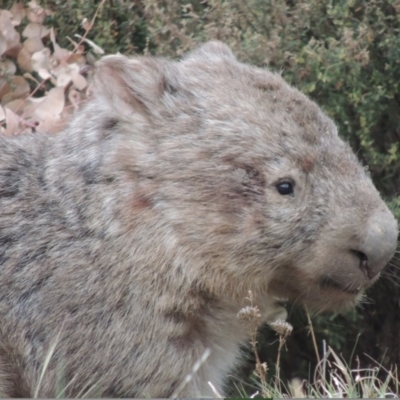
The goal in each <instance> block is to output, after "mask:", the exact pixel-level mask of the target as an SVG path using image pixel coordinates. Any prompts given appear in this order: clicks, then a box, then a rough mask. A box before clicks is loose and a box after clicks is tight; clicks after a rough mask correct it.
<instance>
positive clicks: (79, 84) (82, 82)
mask: <svg viewBox="0 0 400 400" xmlns="http://www.w3.org/2000/svg"><path fill="white" fill-rule="evenodd" d="M72 82H74V86H75V87H76V88H77V89H78V90H83V89H85V87H86V86H87V81H86V79H85V78H84V77H83V76H82V75H81V74H80V73H79V72H75V73H73V74H72Z"/></svg>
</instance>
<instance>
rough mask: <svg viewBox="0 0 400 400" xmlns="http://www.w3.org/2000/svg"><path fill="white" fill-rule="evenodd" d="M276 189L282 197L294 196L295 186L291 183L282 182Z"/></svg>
mask: <svg viewBox="0 0 400 400" xmlns="http://www.w3.org/2000/svg"><path fill="white" fill-rule="evenodd" d="M276 188H277V189H278V192H279V194H281V195H282V196H286V195H288V194H293V184H292V183H291V182H280V183H278V184H277V185H276Z"/></svg>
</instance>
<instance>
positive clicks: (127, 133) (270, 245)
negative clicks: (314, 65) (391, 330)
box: [0, 42, 397, 397]
mask: <svg viewBox="0 0 400 400" xmlns="http://www.w3.org/2000/svg"><path fill="white" fill-rule="evenodd" d="M280 182H286V183H287V182H289V183H290V184H291V185H292V186H293V193H290V194H289V195H282V194H281V193H279V191H278V190H277V185H279V183H280ZM378 214H379V216H380V217H382V218H380V219H379V221H380V220H382V221H383V222H382V224H384V226H380V227H379V229H380V232H383V234H382V235H383V236H384V239H385V240H384V241H385V243H386V242H388V243H389V247H390V248H389V249H388V250H386V251H385V253H384V254H383V255H382V256H381V257H380V258H379V260H378V261H379V262H377V263H378V264H379V268H378V267H377V268H378V269H379V270H380V269H381V268H383V265H384V264H386V263H387V262H388V261H389V259H390V258H391V256H392V255H393V252H394V247H395V244H396V235H397V225H396V222H395V220H394V218H393V216H392V215H391V213H390V212H389V210H388V209H387V208H386V206H385V204H384V203H383V202H382V200H381V198H380V196H379V194H378V192H377V191H376V189H375V187H374V186H373V184H372V182H371V180H370V178H369V176H368V174H367V173H366V172H365V170H364V168H363V167H362V166H361V165H360V163H359V162H358V161H357V159H356V157H355V155H354V154H353V152H352V150H351V149H350V147H349V146H348V145H347V144H346V143H344V142H343V141H342V140H341V139H340V138H339V136H338V134H337V129H336V127H335V125H334V123H333V122H332V121H331V120H330V119H329V118H328V117H327V116H326V115H325V114H324V113H323V112H322V111H321V109H320V108H319V107H318V106H317V105H316V104H315V103H314V102H312V101H311V100H309V99H308V98H307V97H306V96H305V95H303V94H302V93H300V92H299V91H298V90H296V89H295V88H292V87H291V86H289V85H288V84H287V83H285V82H284V80H283V79H282V78H281V77H280V76H279V75H278V74H274V73H272V72H270V71H268V70H265V69H259V68H255V67H252V66H249V65H245V64H242V63H240V62H238V61H237V60H236V59H235V57H234V56H233V54H232V52H231V51H230V49H229V48H228V47H227V46H225V45H224V44H222V43H219V42H211V43H208V44H205V45H203V46H202V47H200V48H199V49H197V50H195V51H193V52H191V53H189V54H188V55H187V56H186V57H185V58H184V59H182V60H181V61H179V62H173V61H169V60H164V59H159V58H153V57H135V58H131V59H128V58H126V57H124V56H108V57H105V58H104V59H102V60H101V61H100V62H99V63H98V65H97V73H96V80H95V85H94V95H93V99H91V100H90V101H89V102H88V104H87V105H86V107H85V108H84V110H83V111H81V112H80V113H79V114H78V115H77V116H76V117H75V118H74V119H73V121H72V122H71V124H70V126H69V127H68V128H67V129H66V130H65V131H64V132H63V133H61V134H59V135H57V136H54V137H52V136H49V135H45V134H39V133H38V134H35V135H26V136H21V137H15V138H6V137H1V138H0V260H1V262H0V320H1V324H0V371H1V374H2V376H3V378H2V379H3V381H4V383H3V388H2V391H3V393H4V394H5V395H6V396H17V397H32V396H33V395H34V394H35V393H34V392H35V389H36V388H37V385H38V382H39V380H40V375H41V372H42V369H43V366H44V363H45V360H46V357H47V356H48V354H49V351H50V349H51V347H52V345H53V344H54V342H55V341H56V345H55V350H54V352H53V354H52V357H51V360H50V363H49V365H48V367H47V370H46V372H45V374H44V376H43V379H42V381H41V385H40V388H39V390H38V393H37V394H38V395H39V396H40V397H52V396H54V395H55V390H56V382H57V380H58V379H59V375H60V374H61V375H63V379H64V380H65V381H66V382H67V384H68V385H67V387H66V395H67V396H70V397H72V396H77V395H78V394H82V393H84V392H85V390H88V389H89V388H90V387H92V386H93V388H94V389H93V390H94V392H90V393H91V394H92V395H93V394H101V395H102V396H106V397H121V396H122V397H143V396H146V395H147V396H151V397H168V396H171V395H172V394H173V393H174V392H175V391H176V390H177V388H178V387H179V385H180V384H181V383H182V381H183V379H184V378H185V376H186V375H187V374H188V373H189V372H190V371H191V370H192V368H193V365H194V364H195V363H196V361H198V360H199V359H200V358H201V356H202V355H203V354H204V352H205V351H206V349H209V350H210V351H211V353H210V356H209V358H208V359H207V360H206V362H205V364H204V365H203V366H202V367H201V368H200V369H199V371H198V372H197V373H196V374H195V375H194V377H193V379H192V380H191V381H190V382H189V383H188V384H187V385H186V386H184V387H183V389H182V390H181V391H180V393H178V394H179V396H186V397H198V396H207V395H208V396H213V394H212V392H211V390H210V387H209V386H208V384H207V382H208V381H211V382H212V383H213V384H214V386H215V387H216V388H217V390H218V391H220V392H221V393H223V385H224V378H225V376H226V374H227V372H228V371H229V369H230V368H231V367H232V366H233V365H234V363H235V362H236V360H237V359H238V357H239V356H240V350H239V347H240V344H241V343H243V342H244V341H245V340H246V338H247V327H246V326H243V325H242V324H240V323H239V321H238V320H237V318H236V315H237V313H238V311H239V310H240V308H241V307H243V306H244V305H246V303H245V301H244V299H245V297H247V295H248V291H249V290H252V292H253V294H254V296H255V299H256V303H257V305H258V306H259V307H260V309H261V311H262V313H263V315H264V318H265V320H270V319H273V317H274V315H275V312H276V311H279V309H278V308H276V305H275V299H289V300H291V301H293V302H298V303H299V304H305V305H307V306H308V307H310V308H312V309H315V310H335V309H341V308H343V307H346V306H351V305H353V304H354V303H355V302H356V301H357V300H358V299H359V298H360V296H361V293H362V291H363V290H364V289H365V288H367V287H368V286H370V285H371V284H372V283H373V282H374V281H375V280H376V279H377V277H378V272H377V271H375V272H374V273H372V272H371V271H368V274H367V275H368V277H366V272H365V271H366V270H365V269H364V270H363V269H362V268H361V267H360V266H361V264H360V259H359V257H358V255H357V254H361V252H364V253H366V254H367V255H369V253H368V252H369V250H368V251H367V250H364V248H365V241H366V240H367V239H366V237H367V236H368V234H369V233H368V232H371V231H372V228H371V224H372V222H371V221H372V220H373V221H375V222H376V220H377V217H376V215H378ZM374 218H375V219H374ZM371 235H372V234H370V236H368V237H369V239H368V240H367V241H368V244H369V245H370V244H371V246H376V247H377V246H378V245H379V248H381V247H382V246H381V242H383V239H382V238H378V237H377V235H375V234H374V235H375V236H374V235H372V236H371ZM380 240H381V242H380ZM376 243H377V244H376ZM363 246H364V247H363ZM371 253H372V251H371ZM378 264H377V265H378ZM60 371H61V372H60Z"/></svg>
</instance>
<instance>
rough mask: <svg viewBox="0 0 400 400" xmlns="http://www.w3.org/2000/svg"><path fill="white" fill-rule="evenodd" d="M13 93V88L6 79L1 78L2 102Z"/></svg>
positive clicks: (0, 92) (0, 97)
mask: <svg viewBox="0 0 400 400" xmlns="http://www.w3.org/2000/svg"><path fill="white" fill-rule="evenodd" d="M10 91H11V86H10V84H9V83H8V82H7V80H6V79H4V78H0V100H1V99H2V98H3V96H5V95H6V94H7V93H9V92H10Z"/></svg>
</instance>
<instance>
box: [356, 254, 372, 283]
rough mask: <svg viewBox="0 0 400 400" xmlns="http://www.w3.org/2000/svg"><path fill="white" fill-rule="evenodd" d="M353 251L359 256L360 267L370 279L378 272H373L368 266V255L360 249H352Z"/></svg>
mask: <svg viewBox="0 0 400 400" xmlns="http://www.w3.org/2000/svg"><path fill="white" fill-rule="evenodd" d="M352 252H353V253H354V254H355V255H356V256H357V257H358V258H359V260H360V264H359V267H360V269H361V271H362V272H363V273H364V275H365V276H367V277H368V278H369V279H372V278H373V277H374V276H375V275H376V274H373V273H371V270H370V269H369V267H368V257H367V256H366V255H365V254H364V253H362V252H361V251H358V250H352Z"/></svg>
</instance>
